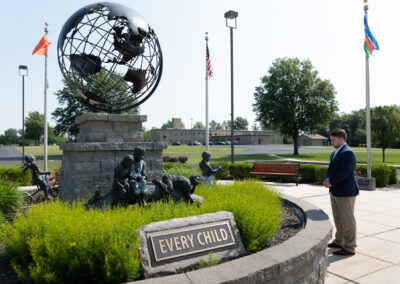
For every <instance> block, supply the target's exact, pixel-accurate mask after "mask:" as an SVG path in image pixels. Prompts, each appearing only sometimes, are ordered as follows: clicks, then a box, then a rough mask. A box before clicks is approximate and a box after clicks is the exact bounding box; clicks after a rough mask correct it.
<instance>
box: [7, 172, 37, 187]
mask: <svg viewBox="0 0 400 284" xmlns="http://www.w3.org/2000/svg"><path fill="white" fill-rule="evenodd" d="M0 179H1V180H8V181H12V182H15V183H18V184H19V185H20V186H24V185H29V184H30V182H31V172H30V171H26V172H25V173H23V169H21V168H0Z"/></svg>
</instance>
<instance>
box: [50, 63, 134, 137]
mask: <svg viewBox="0 0 400 284" xmlns="http://www.w3.org/2000/svg"><path fill="white" fill-rule="evenodd" d="M106 75H107V73H106V72H105V71H104V70H103V69H102V70H101V71H100V72H99V73H98V74H97V77H96V78H95V80H94V82H95V83H94V90H100V89H101V90H107V92H108V93H107V94H106V95H105V97H106V98H107V96H112V94H113V93H115V92H119V91H121V90H126V89H127V86H126V83H125V82H123V81H120V80H119V79H118V77H117V76H106ZM100 82H101V83H102V84H100ZM103 82H104V83H103ZM63 84H64V87H63V88H62V89H60V90H58V91H57V92H56V93H55V95H56V96H57V100H58V103H59V105H60V106H59V107H58V108H56V109H55V110H54V111H53V112H52V118H53V119H54V120H55V121H56V126H55V128H54V130H55V132H56V133H57V134H67V135H68V136H69V137H71V138H72V139H75V138H76V137H77V136H78V134H79V125H77V124H75V118H76V117H77V116H79V115H82V114H84V113H87V112H90V111H91V110H90V109H89V108H88V107H87V106H86V105H85V104H84V103H83V101H84V99H83V98H82V97H81V96H79V95H78V94H77V93H76V92H75V90H74V89H72V88H71V87H70V86H69V85H68V83H67V82H66V81H65V80H63ZM94 92H95V93H96V91H94ZM122 113H128V114H138V113H139V108H133V109H130V110H128V111H126V112H122Z"/></svg>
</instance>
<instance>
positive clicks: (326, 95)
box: [253, 58, 338, 156]
mask: <svg viewBox="0 0 400 284" xmlns="http://www.w3.org/2000/svg"><path fill="white" fill-rule="evenodd" d="M254 97H255V103H254V104H253V109H254V112H255V113H256V115H257V121H259V122H260V123H261V125H262V126H264V127H268V128H272V129H274V130H277V131H279V132H280V133H282V134H284V135H288V136H290V137H292V139H293V144H294V145H293V148H294V149H293V155H296V156H297V155H299V151H298V137H299V134H300V131H307V132H310V133H314V132H315V130H316V129H318V128H319V127H320V126H321V125H324V124H326V122H327V121H329V119H330V118H331V117H332V115H333V114H334V113H335V111H336V110H337V109H338V107H337V102H336V100H335V88H334V86H333V85H332V84H331V82H330V81H328V80H322V79H320V78H319V77H318V71H317V70H315V68H314V67H313V66H312V64H311V62H310V61H309V60H304V61H300V59H298V58H278V59H276V60H275V61H274V62H273V63H272V67H270V69H269V70H268V74H267V75H265V76H264V77H263V78H262V79H261V85H260V86H258V87H257V88H256V91H255V93H254Z"/></svg>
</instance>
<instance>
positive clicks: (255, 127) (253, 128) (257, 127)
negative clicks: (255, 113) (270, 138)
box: [251, 122, 260, 130]
mask: <svg viewBox="0 0 400 284" xmlns="http://www.w3.org/2000/svg"><path fill="white" fill-rule="evenodd" d="M251 130H260V126H259V125H258V124H257V122H254V123H253V125H252V126H251Z"/></svg>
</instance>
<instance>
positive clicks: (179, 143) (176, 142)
mask: <svg viewBox="0 0 400 284" xmlns="http://www.w3.org/2000/svg"><path fill="white" fill-rule="evenodd" d="M172 145H174V146H181V142H179V141H175V142H174V143H172Z"/></svg>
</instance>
